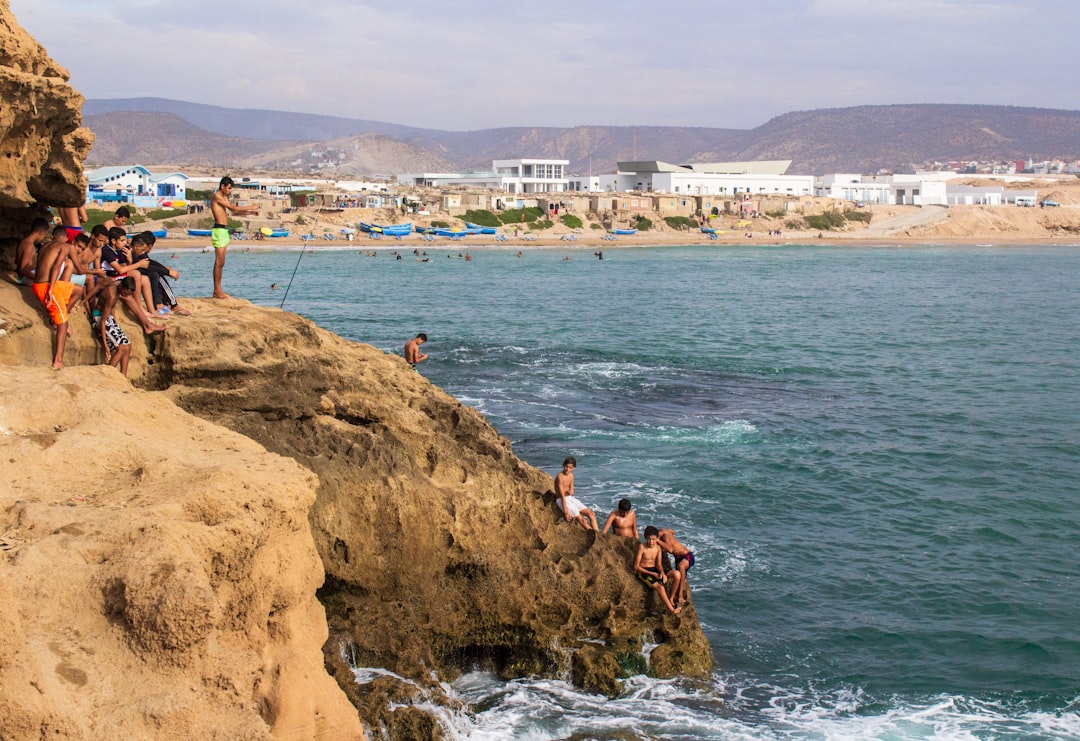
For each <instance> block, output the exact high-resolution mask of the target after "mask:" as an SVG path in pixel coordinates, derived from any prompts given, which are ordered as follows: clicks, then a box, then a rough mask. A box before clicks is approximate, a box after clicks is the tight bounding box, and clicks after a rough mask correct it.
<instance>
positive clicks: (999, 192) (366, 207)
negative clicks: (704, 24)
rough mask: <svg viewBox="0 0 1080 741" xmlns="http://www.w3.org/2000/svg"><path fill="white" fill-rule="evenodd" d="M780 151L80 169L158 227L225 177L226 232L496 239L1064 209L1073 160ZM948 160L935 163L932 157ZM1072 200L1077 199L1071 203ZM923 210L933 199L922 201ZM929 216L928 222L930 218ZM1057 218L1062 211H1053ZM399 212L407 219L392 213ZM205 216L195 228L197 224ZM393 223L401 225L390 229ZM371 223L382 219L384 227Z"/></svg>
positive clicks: (197, 232)
mask: <svg viewBox="0 0 1080 741" xmlns="http://www.w3.org/2000/svg"><path fill="white" fill-rule="evenodd" d="M790 164H791V161H790V160H766V161H749V162H715V163H692V164H672V163H668V162H662V161H658V160H642V161H627V162H619V163H618V166H617V168H616V169H615V171H614V172H611V173H606V174H600V175H577V174H573V173H570V172H568V166H569V161H568V160H565V159H544V158H520V159H503V160H494V161H492V163H491V167H490V169H489V170H486V171H482V172H475V171H470V172H407V173H398V174H395V175H393V176H390V175H387V176H384V177H380V178H373V179H370V180H337V179H326V178H320V177H317V176H306V177H305V176H297V175H296V174H293V173H269V172H264V173H251V174H246V175H245V174H240V173H209V172H190V173H185V172H179V171H175V170H173V171H163V170H157V169H155V170H151V169H150V168H148V167H145V166H142V165H138V164H132V165H121V166H111V167H101V168H97V169H94V170H91V171H88V172H87V173H86V175H87V183H88V185H87V206H88V207H89V208H96V209H101V210H103V211H108V210H109V209H114V208H116V207H118V206H120V205H126V206H128V207H129V208H133V209H135V210H136V212H137V213H139V214H141V215H142V216H141V217H140V220H146V221H151V222H154V223H152V224H151V225H150V226H151V227H157V228H159V229H160V231H159V233H162V232H164V233H167V234H169V236H175V237H182V236H189V235H190V236H193V237H198V236H204V235H203V232H204V231H206V230H208V229H209V227H210V226H211V222H212V218H211V217H210V215H209V211H208V209H207V208H206V201H207V199H208V198H209V195H210V194H211V193H212V192H213V190H214V189H215V188H216V187H217V182H218V179H219V178H220V177H221V176H222V175H225V174H229V175H231V176H232V177H233V179H234V180H235V181H236V187H235V190H234V193H233V196H234V199H236V200H237V203H238V204H239V205H245V204H257V205H258V206H259V207H260V208H259V216H258V218H257V219H250V220H241V221H238V222H236V223H233V224H230V228H232V230H233V231H234V233H235V234H236V236H237V237H239V238H245V237H247V236H250V237H252V238H255V239H260V238H274V237H282V236H290V235H291V236H293V237H294V238H303V239H305V240H307V239H320V240H334V239H346V240H353V239H356V238H360V237H362V236H364V235H367V236H371V237H374V238H380V237H382V236H393V237H396V238H398V239H400V238H402V237H404V236H405V235H407V234H412V233H414V232H415V233H419V234H420V235H421V236H422V237H424V238H427V239H431V238H433V237H449V238H455V237H456V238H463V237H467V236H473V235H495V238H496V239H497V240H499V241H502V240H505V239H508V238H511V237H512V238H515V239H522V240H533V239H537V238H547V239H551V238H556V239H561V240H572V239H574V238H576V236H582V237H601V236H603V237H605V238H609V239H610V238H611V235H615V236H628V235H632V234H635V233H638V232H640V233H642V234H643V235H644V234H649V235H651V236H657V235H660V234H664V233H672V234H676V235H677V234H680V233H681V234H683V235H686V234H688V233H693V234H694V235H695V237H696V238H699V239H705V238H708V239H720V238H735V239H740V238H746V237H748V236H752V235H753V234H754V233H755V232H757V233H759V234H760V235H762V236H772V237H781V236H789V237H797V236H799V235H806V234H808V233H809V234H815V233H816V234H817V235H819V236H820V235H822V234H825V233H827V234H829V236H834V235H840V234H846V233H851V232H852V231H858V230H865V229H868V228H869V227H870V226H871V222H875V221H876V222H877V223H878V224H879V225H880V223H881V222H882V220H885V219H894V218H897V217H898V216H900V215H902V214H903V213H904V211H905V210H906V211H913V210H915V211H918V210H923V211H925V212H926V215H924V216H922V217H921V218H919V219H914V220H912V219H910V218H909V219H907V221H905V222H904V224H903V226H904V228H909V227H911V226H913V225H914V226H918V224H919V223H924V224H925V223H929V222H931V221H940V220H941V218H943V216H942V214H944V213H945V212H947V211H949V209H950V208H952V207H966V206H978V207H986V208H992V209H998V208H1017V207H1020V208H1041V209H1044V210H1045V209H1047V208H1051V209H1053V208H1057V207H1059V206H1061V205H1067V206H1071V205H1072V204H1073V203H1074V201H1076V199H1074V198H1073V197H1072V196H1071V195H1069V194H1070V193H1072V192H1073V191H1074V190H1075V188H1073V187H1072V184H1073V183H1074V182H1080V181H1078V180H1077V178H1076V177H1075V175H1074V174H1072V173H1073V171H1075V169H1076V165H1077V163H1071V164H1070V163H1064V162H1042V163H1034V162H1031V161H1027V162H1014V163H1012V166H1011V168H1004V167H1002V166H1001V163H997V164H996V165H995V167H991V168H989V169H991V170H997V169H1007V170H1008V171H1007V172H998V171H994V172H986V171H985V170H986V168H984V167H983V166H982V165H980V164H979V163H972V162H956V163H932V164H933V167H932V168H930V169H924V170H914V171H912V172H910V173H899V172H897V173H888V174H875V175H860V174H854V173H833V174H828V175H822V176H812V175H791V174H787V170H788V168H789V167H790ZM946 164H947V165H949V166H948V167H946V166H945V165H946ZM1076 202H1080V201H1076ZM926 207H942V208H938V209H927V208H926ZM931 213H934V215H933V216H932V217H931V216H930V214H931ZM1060 215H1061V216H1064V214H1063V213H1060ZM402 221H408V224H407V225H403V224H400V223H395V222H402ZM204 222H205V223H204ZM403 226H409V227H412V228H411V229H403V228H402V227H403ZM1044 226H1046V227H1047V228H1048V229H1049V230H1050V231H1051V233H1053V232H1054V231H1055V230H1057V231H1059V232H1062V233H1073V232H1076V231H1077V230H1078V228H1077V227H1075V226H1073V225H1072V222H1071V215H1070V218H1069V219H1064V220H1062V219H1060V218H1059V219H1058V222H1057V223H1048V224H1044ZM383 227H390V228H389V229H387V230H385V231H384V229H383Z"/></svg>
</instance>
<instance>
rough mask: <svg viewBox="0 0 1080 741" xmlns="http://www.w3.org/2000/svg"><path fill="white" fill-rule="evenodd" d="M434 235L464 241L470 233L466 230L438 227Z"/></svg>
mask: <svg viewBox="0 0 1080 741" xmlns="http://www.w3.org/2000/svg"><path fill="white" fill-rule="evenodd" d="M432 234H435V235H437V236H439V237H450V239H462V238H464V237H466V236H468V234H469V232H468V231H466V230H465V229H447V228H445V227H438V228H436V229H435V231H434V232H432Z"/></svg>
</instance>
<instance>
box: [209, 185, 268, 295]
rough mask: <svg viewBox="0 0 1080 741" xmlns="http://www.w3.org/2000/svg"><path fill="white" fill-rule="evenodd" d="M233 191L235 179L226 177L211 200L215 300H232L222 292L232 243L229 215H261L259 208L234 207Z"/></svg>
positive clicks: (211, 240)
mask: <svg viewBox="0 0 1080 741" xmlns="http://www.w3.org/2000/svg"><path fill="white" fill-rule="evenodd" d="M232 189H233V179H232V178H231V177H229V176H228V175H226V176H225V177H223V178H222V179H221V182H220V183H218V189H217V190H215V191H214V195H213V197H212V198H211V199H210V213H212V214H213V215H214V228H213V229H211V230H210V244H212V245H213V246H214V293H213V297H214V298H230V296H229V294H227V293H225V291H223V290H221V273H222V272H223V271H224V270H225V253H226V252H228V250H229V241H230V237H229V214H230V213H232V214H234V215H235V216H254V215H256V214H258V213H259V207H258V206H234V205H233V204H232V203H231V202H230V201H229V196H231V195H232Z"/></svg>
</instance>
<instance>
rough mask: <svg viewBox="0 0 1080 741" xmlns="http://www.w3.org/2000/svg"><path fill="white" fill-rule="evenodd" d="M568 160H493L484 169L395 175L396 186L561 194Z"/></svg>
mask: <svg viewBox="0 0 1080 741" xmlns="http://www.w3.org/2000/svg"><path fill="white" fill-rule="evenodd" d="M569 164H570V160H550V159H535V158H526V159H509V160H493V161H492V163H491V170H489V171H486V172H460V173H452V172H422V173H415V172H414V173H402V174H401V175H398V178H397V181H398V184H399V185H412V186H417V187H427V188H442V187H447V186H455V185H456V186H461V187H468V188H488V189H490V190H501V191H502V192H504V193H512V194H528V193H562V192H564V191H566V190H568V187H567V186H568V183H569V179H568V178H567V176H566V168H567V166H568V165H569Z"/></svg>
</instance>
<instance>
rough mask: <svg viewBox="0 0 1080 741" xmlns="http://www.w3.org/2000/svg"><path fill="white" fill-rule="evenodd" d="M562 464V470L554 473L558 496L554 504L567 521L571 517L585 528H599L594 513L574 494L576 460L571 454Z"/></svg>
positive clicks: (556, 494)
mask: <svg viewBox="0 0 1080 741" xmlns="http://www.w3.org/2000/svg"><path fill="white" fill-rule="evenodd" d="M562 465H563V468H562V471H560V472H559V473H557V474H556V475H555V496H556V497H558V499H556V500H555V504H556V505H557V506H558V507H559V509H561V510H562V512H563V515H565V516H566V521H567V522H570V520H571V518H572V519H575V520H577V521H578V523H579V524H580V525H581V526H582V527H583V528H585V529H586V530H599V529H600V527H599V525H598V524H597V522H596V514H595V513H594V512H593V511H592V510H591V509H589V508H588V507H586V506H585V505H584V504H583V503H582V501H581V500H580V499H578V498H577V497H575V496H574V469H575V468H577V461H576V460H575V459H574V457H573V456H567V457H566V460H564V461H563V463H562Z"/></svg>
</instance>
